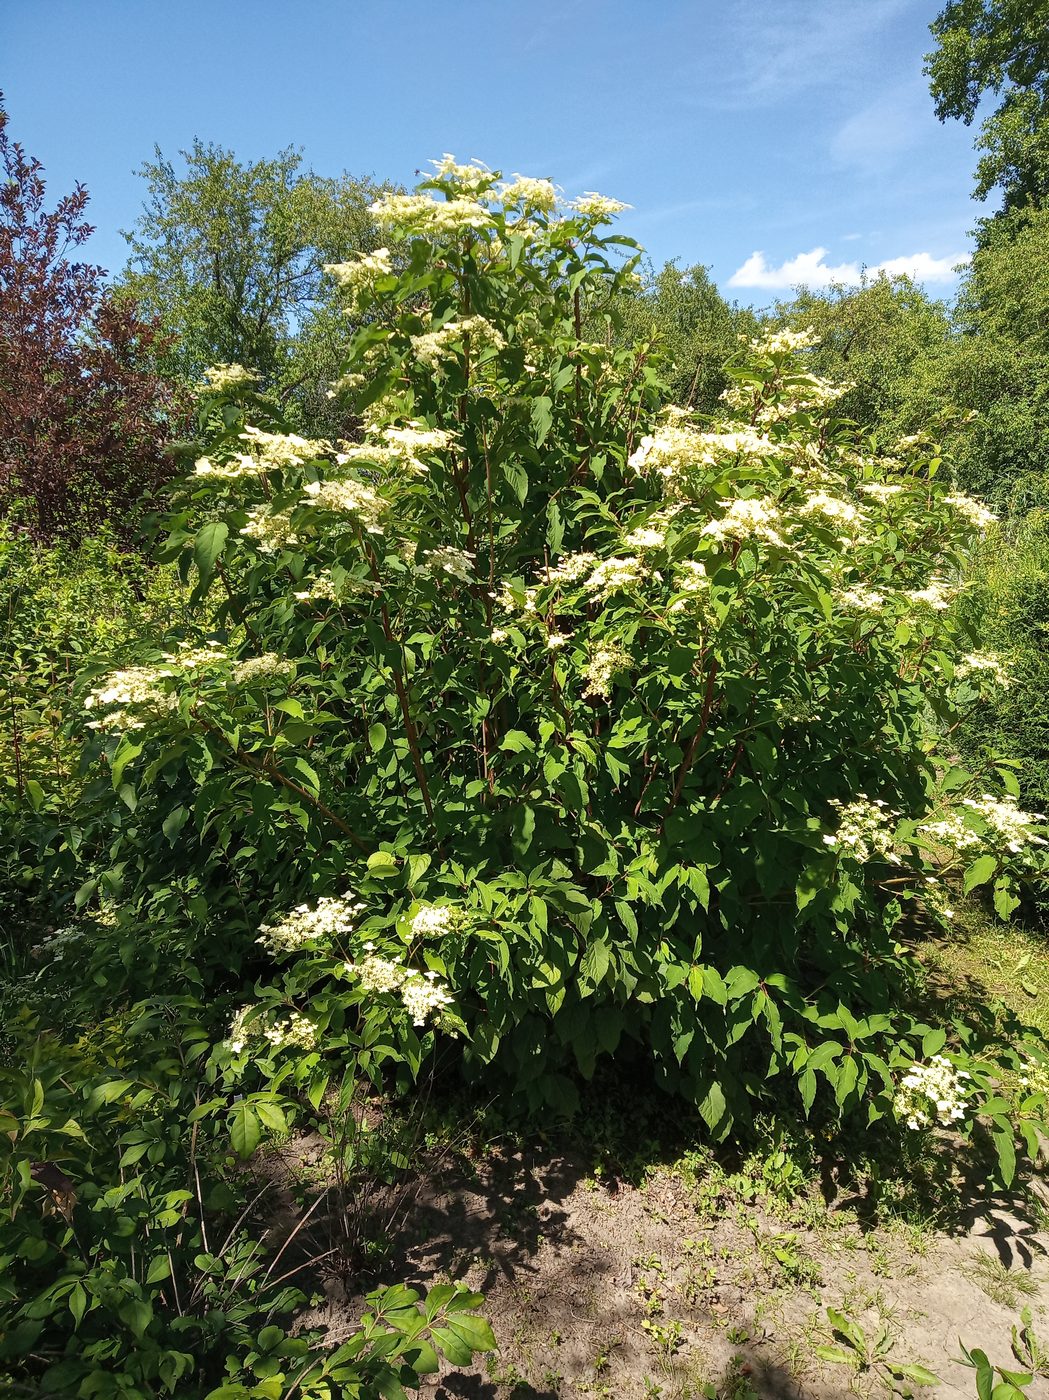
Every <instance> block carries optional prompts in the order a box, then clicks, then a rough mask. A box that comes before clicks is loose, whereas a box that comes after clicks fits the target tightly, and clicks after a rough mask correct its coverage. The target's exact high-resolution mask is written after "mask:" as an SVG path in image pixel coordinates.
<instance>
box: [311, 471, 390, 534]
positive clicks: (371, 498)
mask: <svg viewBox="0 0 1049 1400" xmlns="http://www.w3.org/2000/svg"><path fill="white" fill-rule="evenodd" d="M304 504H309V505H313V506H316V508H317V509H318V510H327V511H331V512H332V513H333V514H336V515H351V516H353V517H355V518H356V519H357V520H358V521H359V522H360V524H361V525H362V526H363V528H364V529H365V530H367V531H368V532H369V533H370V534H373V535H381V534H382V526H381V524H380V523H379V521H380V518H381V516H382V512H383V510H384V508H385V502H384V501H383V499H382V497H381V496H379V495H378V494H377V493H376V492H375V491H373V490H372V488H371V487H370V486H365V484H364V482H363V481H355V480H354V478H353V477H345V478H342V479H337V480H329V481H308V482H307V483H306V496H305V501H304Z"/></svg>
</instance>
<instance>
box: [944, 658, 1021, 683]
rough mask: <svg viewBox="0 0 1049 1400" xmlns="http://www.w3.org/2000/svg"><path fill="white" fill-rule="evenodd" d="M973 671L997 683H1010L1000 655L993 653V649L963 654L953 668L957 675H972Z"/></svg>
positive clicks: (1010, 680)
mask: <svg viewBox="0 0 1049 1400" xmlns="http://www.w3.org/2000/svg"><path fill="white" fill-rule="evenodd" d="M974 671H975V672H977V673H978V674H979V675H983V676H986V677H987V678H988V679H989V680H993V681H995V682H996V683H997V684H998V685H1001V686H1008V685H1011V684H1012V678H1011V677H1010V675H1009V672H1008V671H1007V670H1006V669H1005V667H1004V666H1003V665H1002V660H1001V657H999V656H997V655H995V653H994V652H993V651H974V652H970V653H969V655H968V656H963V657H962V659H961V660H960V661H959V662H958V664H957V666H955V668H954V674H955V675H956V676H959V677H965V676H969V675H972V673H973V672H974Z"/></svg>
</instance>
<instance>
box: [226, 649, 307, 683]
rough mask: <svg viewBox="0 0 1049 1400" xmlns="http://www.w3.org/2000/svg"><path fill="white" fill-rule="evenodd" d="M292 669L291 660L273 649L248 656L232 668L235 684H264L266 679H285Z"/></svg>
mask: <svg viewBox="0 0 1049 1400" xmlns="http://www.w3.org/2000/svg"><path fill="white" fill-rule="evenodd" d="M292 670H293V667H292V664H291V662H290V661H289V660H288V659H287V657H284V656H278V655H277V653H276V652H275V651H266V652H263V654H262V655H261V656H249V657H247V658H246V659H245V660H244V661H241V662H240V663H239V665H237V666H234V668H233V680H234V683H235V684H236V685H265V684H266V683H267V682H268V681H286V680H287V679H288V678H289V676H290V675H291V673H292Z"/></svg>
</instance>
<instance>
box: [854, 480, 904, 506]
mask: <svg viewBox="0 0 1049 1400" xmlns="http://www.w3.org/2000/svg"><path fill="white" fill-rule="evenodd" d="M857 490H859V491H862V492H863V494H864V495H865V496H873V498H874V499H875V500H876V501H879V502H880V503H881V504H882V505H885V504H887V503H888V502H889V501H891V500H892V498H893V496H898V495H899V494H900V492H901V491H902V490H903V487H902V486H901V485H900V484H899V483H898V482H893V481H864V482H861V483H860V485H859V486H858V487H857Z"/></svg>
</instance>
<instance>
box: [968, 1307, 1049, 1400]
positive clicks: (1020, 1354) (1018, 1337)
mask: <svg viewBox="0 0 1049 1400" xmlns="http://www.w3.org/2000/svg"><path fill="white" fill-rule="evenodd" d="M958 1345H959V1346H960V1347H961V1349H962V1355H961V1357H960V1358H959V1360H960V1361H961V1363H962V1365H964V1366H970V1367H972V1369H973V1370H974V1371H975V1372H976V1396H977V1400H1026V1397H1027V1394H1028V1391H1027V1387H1028V1386H1029V1385H1032V1384H1033V1383H1034V1380H1035V1377H1036V1376H1040V1377H1043V1378H1045V1377H1049V1350H1047V1349H1046V1347H1045V1344H1044V1343H1043V1342H1041V1341H1040V1340H1039V1338H1038V1337H1037V1336H1036V1334H1035V1331H1034V1324H1033V1320H1032V1316H1031V1309H1030V1308H1024V1309H1023V1311H1022V1312H1021V1313H1020V1325H1019V1326H1018V1327H1017V1326H1015V1325H1014V1326H1013V1329H1012V1353H1013V1357H1014V1359H1015V1360H1016V1361H1017V1362H1018V1364H1019V1365H1020V1366H1022V1367H1023V1370H1022V1371H1014V1370H1012V1369H1011V1368H1010V1367H1005V1366H996V1365H994V1363H993V1362H991V1361H990V1360H989V1359H988V1356H987V1353H986V1352H985V1351H982V1350H981V1349H980V1348H979V1347H973V1348H972V1350H971V1351H970V1350H969V1348H968V1347H966V1346H965V1344H964V1343H963V1342H962V1341H961V1339H960V1338H959V1341H958ZM995 1376H997V1377H998V1381H997V1383H996V1382H995Z"/></svg>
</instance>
